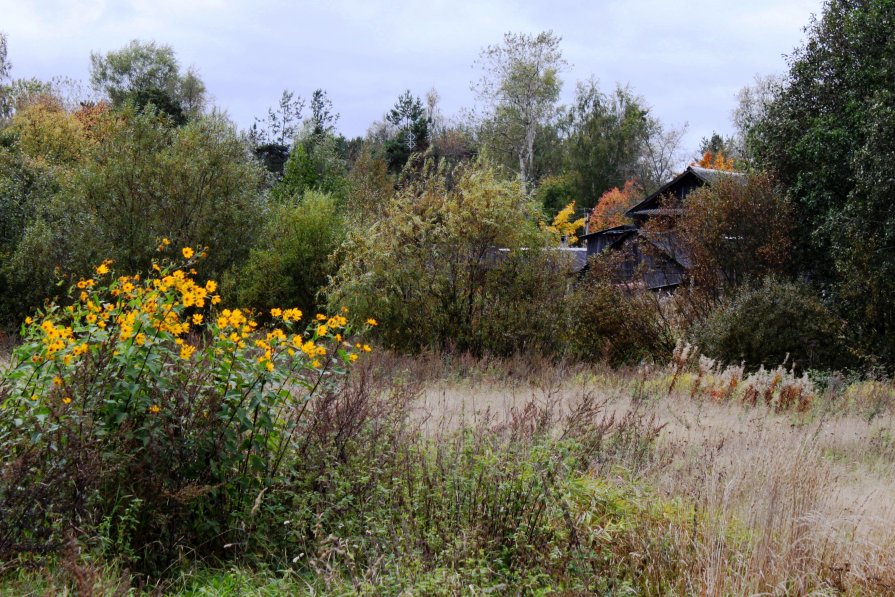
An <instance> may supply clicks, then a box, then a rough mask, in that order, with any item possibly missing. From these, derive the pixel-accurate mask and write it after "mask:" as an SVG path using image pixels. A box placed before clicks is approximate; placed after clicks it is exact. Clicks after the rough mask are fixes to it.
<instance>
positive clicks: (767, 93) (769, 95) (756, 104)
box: [731, 75, 783, 161]
mask: <svg viewBox="0 0 895 597" xmlns="http://www.w3.org/2000/svg"><path fill="white" fill-rule="evenodd" d="M782 85H783V77H780V76H777V75H766V76H761V75H756V76H755V80H754V82H753V83H752V85H747V86H745V87H743V88H742V89H740V91H739V92H738V93H737V105H736V107H735V108H734V109H733V112H732V113H731V119H732V120H733V125H734V127H735V128H736V135H735V137H734V138H733V145H734V146H735V147H736V148H737V153H739V154H740V155H741V156H742V157H743V158H744V159H746V160H750V161H751V160H753V159H754V158H755V147H754V145H755V142H756V141H755V139H754V138H753V135H754V134H755V132H756V131H755V127H756V126H757V125H758V124H759V123H760V122H761V121H763V120H764V119H765V117H766V116H767V113H768V107H769V106H770V105H771V103H772V102H773V101H774V97H775V96H776V95H777V93H778V92H779V91H780V90H781V88H782Z"/></svg>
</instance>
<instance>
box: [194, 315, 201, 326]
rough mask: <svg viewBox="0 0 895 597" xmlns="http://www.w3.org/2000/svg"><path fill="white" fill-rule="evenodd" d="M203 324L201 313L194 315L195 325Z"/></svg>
mask: <svg viewBox="0 0 895 597" xmlns="http://www.w3.org/2000/svg"><path fill="white" fill-rule="evenodd" d="M201 323H202V314H201V313H194V314H193V324H195V325H199V324H201Z"/></svg>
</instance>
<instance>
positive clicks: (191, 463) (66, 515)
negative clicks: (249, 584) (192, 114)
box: [0, 242, 369, 573]
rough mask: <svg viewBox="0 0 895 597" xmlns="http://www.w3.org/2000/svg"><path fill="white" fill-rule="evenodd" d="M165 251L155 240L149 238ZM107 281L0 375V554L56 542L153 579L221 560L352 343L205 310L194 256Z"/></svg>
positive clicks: (337, 319)
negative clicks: (70, 539) (198, 561)
mask: <svg viewBox="0 0 895 597" xmlns="http://www.w3.org/2000/svg"><path fill="white" fill-rule="evenodd" d="M163 244H166V243H165V242H163ZM183 255H184V257H185V258H186V259H187V261H186V262H185V263H183V262H181V263H179V264H174V263H170V264H163V265H158V264H155V266H154V271H153V273H152V274H151V275H150V276H149V277H146V278H143V277H140V276H137V275H135V276H120V277H118V278H115V277H114V276H113V274H112V272H111V271H110V264H109V263H108V262H104V263H103V264H102V265H100V266H99V267H98V268H96V275H95V276H94V277H91V278H88V279H82V280H80V281H79V282H78V283H77V286H76V287H75V288H74V289H73V294H74V296H72V302H73V304H72V305H71V306H70V307H65V308H60V307H57V306H50V307H48V308H47V309H46V310H45V311H42V312H39V313H38V314H37V315H36V316H35V317H34V318H33V319H32V318H29V319H27V320H26V322H25V324H24V325H23V326H22V329H21V335H22V342H21V344H20V345H19V346H17V347H16V349H15V350H14V352H13V358H12V362H11V364H10V366H9V369H8V370H7V371H5V372H4V373H3V375H2V377H0V409H2V417H0V447H2V451H0V454H2V455H0V559H3V560H8V559H9V558H10V557H13V556H15V555H17V554H21V553H23V552H24V553H45V552H54V551H58V550H59V549H60V547H61V546H62V545H63V544H64V543H65V542H66V536H67V535H68V534H69V533H72V532H77V533H87V534H88V536H89V535H91V534H92V535H95V536H97V537H98V538H99V540H98V546H97V549H99V550H100V551H101V552H106V553H107V554H108V555H110V556H112V557H115V558H119V559H122V560H124V561H125V562H126V563H128V564H129V565H131V566H134V567H135V568H136V569H137V570H140V571H144V572H155V573H158V572H160V571H162V570H164V569H165V568H166V567H167V566H169V565H170V564H171V563H172V562H173V561H174V560H175V559H178V558H182V557H185V556H186V557H190V555H191V554H193V553H197V550H201V553H202V554H203V556H205V557H209V556H212V557H213V556H217V557H224V556H225V551H224V550H225V547H224V546H225V545H226V544H228V543H233V542H237V543H240V544H241V542H243V537H242V535H241V529H244V528H245V526H246V522H245V521H246V520H247V519H248V518H251V512H252V510H253V507H254V509H257V505H258V503H259V500H261V499H262V496H263V495H264V494H265V493H266V492H268V491H273V490H275V488H276V487H278V486H279V485H280V484H281V483H282V482H283V479H284V478H285V477H284V475H287V474H288V471H286V469H285V467H284V463H285V462H286V461H288V460H289V459H290V458H291V457H289V456H288V455H289V454H291V451H292V450H294V449H295V445H294V444H295V443H296V442H297V441H299V440H300V439H301V438H302V437H304V436H303V435H302V433H301V429H302V428H303V426H304V425H305V421H304V419H303V418H302V413H304V412H305V411H306V409H307V405H308V403H309V401H311V400H313V399H314V398H315V397H316V396H319V395H321V394H329V393H338V392H339V391H340V390H341V389H342V387H343V386H344V378H345V373H346V370H347V368H348V366H349V365H350V364H351V363H352V362H353V361H354V360H356V359H357V358H358V353H359V352H361V351H362V349H364V348H365V349H366V350H369V347H364V346H361V345H358V346H357V347H356V348H355V347H352V346H351V345H350V344H347V343H346V342H345V341H344V338H343V335H345V336H347V335H348V334H349V333H350V331H349V330H348V329H347V328H346V327H345V325H346V323H347V321H346V319H345V318H344V316H342V315H336V316H333V317H331V318H329V319H327V318H323V319H322V320H319V321H314V322H313V323H312V324H311V325H310V326H309V327H308V329H307V330H306V331H304V332H302V331H299V330H296V329H294V328H295V327H296V325H297V324H296V322H297V321H298V320H299V318H300V317H301V313H300V312H299V311H298V310H297V309H294V308H291V309H286V310H281V309H274V310H272V312H271V315H272V317H273V318H274V319H275V321H276V326H275V327H272V328H269V329H264V328H262V327H261V326H259V325H258V324H257V323H256V322H255V321H254V318H253V316H252V314H251V313H249V312H245V311H241V310H239V309H236V310H232V311H231V310H226V309H225V310H223V311H218V310H217V309H216V308H214V307H213V306H212V305H214V304H216V303H218V302H219V300H220V299H219V297H218V295H217V294H215V291H216V284H215V283H214V282H212V281H209V282H206V283H205V284H198V283H197V282H196V281H195V280H194V279H193V277H192V275H191V273H190V272H191V271H193V270H192V268H193V267H194V266H195V265H196V262H197V260H198V254H197V255H195V256H194V251H193V250H192V249H190V248H184V249H183Z"/></svg>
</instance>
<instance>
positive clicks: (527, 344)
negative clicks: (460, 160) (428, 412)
mask: <svg viewBox="0 0 895 597" xmlns="http://www.w3.org/2000/svg"><path fill="white" fill-rule="evenodd" d="M455 176H456V179H455V181H454V186H453V187H452V188H450V189H448V188H447V187H446V185H445V182H444V177H443V175H442V174H441V173H440V172H438V171H430V172H428V173H427V174H426V175H425V176H424V177H422V178H421V180H419V181H417V182H414V183H412V184H409V185H408V186H407V187H405V188H404V189H402V191H401V192H400V193H399V194H398V195H397V196H396V197H395V198H394V199H393V201H392V202H391V203H390V204H389V206H388V207H387V208H386V211H385V214H384V216H383V218H382V219H381V220H380V221H378V222H377V223H375V224H374V225H373V226H372V227H370V228H369V229H362V230H357V231H356V232H355V233H354V234H352V235H351V236H350V238H349V241H348V243H347V245H346V247H345V249H344V261H343V264H342V266H341V268H340V270H339V273H338V275H337V277H336V280H335V283H334V286H333V287H332V289H331V292H330V294H331V296H332V300H334V301H336V302H337V303H338V304H343V303H344V304H346V305H348V306H350V307H351V308H352V313H353V314H355V315H356V316H359V317H365V316H367V315H368V314H375V315H376V317H377V319H380V320H381V321H382V325H381V326H380V328H379V335H380V337H381V339H382V340H383V341H384V342H385V343H386V344H387V345H389V346H394V347H398V348H401V349H405V350H420V349H422V348H425V347H446V346H449V345H454V346H456V347H457V348H459V349H461V350H472V351H475V352H482V351H493V352H496V353H500V354H507V353H512V352H516V351H522V350H529V349H530V350H538V349H540V348H545V347H555V346H556V344H557V342H558V340H559V336H560V332H561V328H562V326H563V323H562V322H563V315H562V296H563V294H564V292H565V288H566V275H567V270H566V269H565V268H564V267H563V266H562V264H561V262H560V260H559V259H558V257H559V256H558V255H556V254H555V253H554V252H552V251H545V250H544V248H545V247H546V246H547V243H548V242H549V234H548V233H546V232H545V231H542V230H540V229H539V227H538V225H537V224H536V221H537V220H536V214H537V210H536V209H535V207H534V206H533V204H532V203H531V202H530V201H529V200H528V199H527V198H526V197H525V195H524V194H523V193H522V191H521V188H520V186H519V184H518V183H511V182H506V181H502V180H500V179H499V178H498V177H497V175H496V174H495V172H494V170H493V169H492V168H490V167H488V166H485V165H483V164H482V163H476V164H471V165H467V166H465V167H463V168H462V169H461V171H460V172H459V173H456V174H455Z"/></svg>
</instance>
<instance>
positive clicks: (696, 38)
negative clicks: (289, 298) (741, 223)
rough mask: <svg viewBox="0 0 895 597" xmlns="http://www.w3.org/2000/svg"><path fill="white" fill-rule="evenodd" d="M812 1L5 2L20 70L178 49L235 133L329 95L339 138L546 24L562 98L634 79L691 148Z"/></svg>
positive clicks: (460, 92) (450, 109) (456, 80)
mask: <svg viewBox="0 0 895 597" xmlns="http://www.w3.org/2000/svg"><path fill="white" fill-rule="evenodd" d="M821 7H822V4H821V0H749V1H748V2H723V1H722V2H718V1H717V0H710V1H703V0H689V1H688V2H679V1H668V0H665V1H660V0H627V1H625V0H597V1H592V2H589V1H585V0H577V1H571V0H546V1H545V0H521V1H520V0H517V1H510V0H479V1H475V0H416V1H403V0H402V1H399V0H392V1H381V0H293V1H288V0H253V1H241V2H239V1H228V0H127V1H125V0H121V1H113V0H0V31H3V32H4V33H6V34H7V37H8V43H9V58H10V60H11V62H12V63H13V73H12V74H13V76H14V77H32V76H33V77H37V78H39V79H49V78H51V77H53V76H57V75H61V76H68V77H72V78H75V79H82V80H84V81H87V79H88V76H89V75H88V72H89V64H90V53H91V52H107V51H109V50H114V49H118V48H120V47H121V46H123V45H125V44H126V43H127V42H128V41H130V40H131V39H141V40H154V41H156V42H158V43H163V44H168V45H170V46H172V47H173V48H174V50H175V51H176V53H177V57H178V59H179V61H180V63H181V65H182V66H183V67H188V66H193V67H195V68H196V69H197V70H198V71H199V73H200V76H201V78H202V79H203V81H204V82H205V84H206V85H207V87H208V90H209V92H210V95H211V97H212V99H213V102H214V103H215V104H216V105H217V106H219V107H221V108H223V109H225V110H226V111H227V112H228V114H229V115H230V117H231V118H232V119H233V120H235V121H236V122H237V124H238V125H239V126H240V127H242V128H247V127H249V126H250V125H251V124H252V122H253V121H254V118H255V117H256V116H262V115H264V114H266V112H267V108H268V107H269V106H272V105H274V104H275V103H276V101H277V100H278V99H279V97H280V95H281V93H282V91H283V90H284V89H289V90H292V91H295V92H296V93H297V94H298V95H300V96H302V97H305V98H310V96H311V93H312V92H313V90H314V89H317V88H322V89H325V90H326V91H327V94H328V95H329V97H330V99H331V100H332V102H333V105H334V109H335V111H336V112H338V113H339V114H340V115H341V119H340V121H339V125H338V128H339V130H340V131H341V132H342V133H343V134H345V135H346V136H349V137H350V136H356V135H363V134H364V133H365V132H366V130H367V128H368V127H369V126H370V124H371V123H373V122H374V121H376V120H378V119H381V118H382V116H383V115H384V114H385V112H386V111H387V110H388V109H389V108H390V107H391V106H392V105H393V104H394V102H395V100H396V99H397V97H398V95H400V94H401V93H402V92H403V91H404V90H405V89H410V90H411V92H412V93H413V94H415V95H418V96H420V97H421V98H425V94H426V92H427V91H429V90H430V89H432V88H435V89H436V90H437V91H438V94H439V96H440V108H441V111H442V113H443V114H444V115H446V116H448V117H450V116H457V115H459V114H460V113H461V111H462V110H463V109H465V108H471V107H473V106H474V104H475V94H474V93H473V92H472V91H471V89H470V83H471V82H472V81H473V80H475V79H477V78H478V77H479V76H480V71H479V70H477V68H476V67H474V64H473V63H474V62H475V60H476V58H477V57H478V55H479V53H480V52H481V50H482V49H483V48H484V47H486V46H488V45H492V44H498V43H500V41H501V39H502V37H503V34H504V33H505V32H508V31H512V32H524V33H530V34H535V33H537V32H540V31H545V30H552V31H553V32H554V33H555V34H557V35H559V36H561V37H562V45H561V49H562V51H563V55H564V57H565V58H566V60H567V61H568V63H569V67H568V69H567V70H566V71H565V72H564V73H563V74H562V79H563V81H564V86H563V92H562V97H561V100H562V101H564V102H570V101H571V100H572V99H573V97H574V91H575V84H576V82H577V81H584V80H587V79H589V78H595V79H597V80H598V81H599V82H600V86H601V88H602V89H603V90H604V91H609V90H611V89H612V88H613V87H614V86H615V85H616V83H621V84H627V85H630V86H631V88H632V89H633V90H634V91H635V92H636V93H637V94H638V95H640V96H642V97H643V98H644V99H645V100H646V103H647V104H648V105H649V106H651V110H652V113H653V114H654V115H655V116H657V117H659V118H660V119H661V120H662V121H663V122H664V123H665V124H667V125H670V126H681V125H684V124H687V126H688V128H687V134H686V136H685V138H684V142H685V145H686V148H687V150H688V151H690V152H695V151H696V148H697V146H698V144H699V140H700V139H701V138H702V137H705V136H708V135H711V133H712V132H713V131H718V132H720V133H722V134H730V133H731V132H733V130H732V125H731V121H730V113H731V111H732V110H733V108H734V107H735V105H736V93H737V91H738V90H739V89H741V88H742V87H743V86H745V85H748V84H750V83H751V82H752V81H753V79H754V77H755V75H758V74H760V75H768V74H777V73H783V72H785V71H786V59H785V55H787V54H789V53H791V52H792V51H793V49H794V48H796V47H798V46H799V45H801V43H802V42H803V40H804V27H805V25H807V24H808V22H809V20H810V17H811V15H812V14H813V13H815V14H816V13H819V12H820V10H821Z"/></svg>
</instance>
